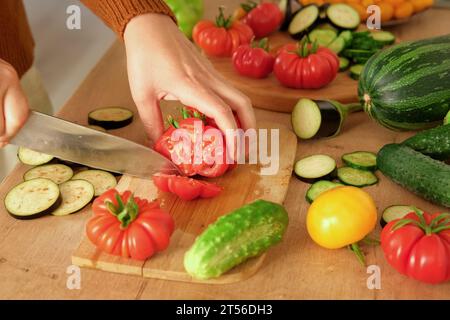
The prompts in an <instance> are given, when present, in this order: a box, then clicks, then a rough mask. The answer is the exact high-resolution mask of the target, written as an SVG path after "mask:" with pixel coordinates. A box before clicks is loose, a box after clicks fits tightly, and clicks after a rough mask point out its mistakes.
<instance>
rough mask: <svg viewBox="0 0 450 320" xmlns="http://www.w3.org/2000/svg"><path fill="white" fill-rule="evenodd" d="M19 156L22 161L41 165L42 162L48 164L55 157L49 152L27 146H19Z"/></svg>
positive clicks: (32, 164)
mask: <svg viewBox="0 0 450 320" xmlns="http://www.w3.org/2000/svg"><path fill="white" fill-rule="evenodd" d="M17 157H18V158H19V161H20V162H22V163H23V164H27V165H30V166H39V165H41V164H46V163H48V162H50V161H52V160H53V158H54V157H53V156H50V155H48V154H45V153H41V152H37V151H33V150H31V149H28V148H25V147H19V149H18V151H17Z"/></svg>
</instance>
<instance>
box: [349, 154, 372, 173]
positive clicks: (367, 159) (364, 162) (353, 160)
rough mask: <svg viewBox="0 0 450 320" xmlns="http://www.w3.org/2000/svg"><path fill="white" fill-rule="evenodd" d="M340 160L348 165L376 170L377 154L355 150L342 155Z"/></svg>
mask: <svg viewBox="0 0 450 320" xmlns="http://www.w3.org/2000/svg"><path fill="white" fill-rule="evenodd" d="M342 162H344V163H345V164H346V165H347V166H348V167H352V168H355V169H360V170H368V171H375V170H377V155H376V154H375V153H372V152H368V151H356V152H351V153H346V154H344V155H343V156H342Z"/></svg>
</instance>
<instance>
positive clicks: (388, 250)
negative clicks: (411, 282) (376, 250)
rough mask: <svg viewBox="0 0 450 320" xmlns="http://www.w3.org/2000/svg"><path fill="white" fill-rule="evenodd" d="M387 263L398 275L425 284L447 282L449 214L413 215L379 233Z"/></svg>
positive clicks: (448, 274)
mask: <svg viewBox="0 0 450 320" xmlns="http://www.w3.org/2000/svg"><path fill="white" fill-rule="evenodd" d="M381 247H382V249H383V251H384V255H385V257H386V260H387V261H388V262H389V264H390V265H391V266H393V267H394V268H395V269H396V270H397V271H398V272H400V273H401V274H404V275H407V276H408V277H411V278H413V279H416V280H419V281H423V282H427V283H432V284H436V283H442V282H446V281H449V280H450V214H449V213H443V214H439V213H435V214H428V213H422V212H419V211H418V212H413V213H409V214H408V215H406V217H405V218H403V219H400V220H394V221H391V222H389V223H388V224H387V225H386V226H385V227H384V228H383V231H382V232H381Z"/></svg>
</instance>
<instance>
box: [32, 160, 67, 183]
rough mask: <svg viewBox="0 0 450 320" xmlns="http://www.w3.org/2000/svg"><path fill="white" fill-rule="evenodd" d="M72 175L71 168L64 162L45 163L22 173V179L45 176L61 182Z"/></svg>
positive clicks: (55, 181)
mask: <svg viewBox="0 0 450 320" xmlns="http://www.w3.org/2000/svg"><path fill="white" fill-rule="evenodd" d="M72 176H73V170H72V169H71V168H70V167H68V166H66V165H64V164H46V165H43V166H39V167H34V168H32V169H30V170H28V171H27V172H25V174H24V175H23V179H24V180H31V179H36V178H46V179H50V180H52V181H53V182H54V183H56V184H61V183H63V182H66V181H68V180H70V178H72Z"/></svg>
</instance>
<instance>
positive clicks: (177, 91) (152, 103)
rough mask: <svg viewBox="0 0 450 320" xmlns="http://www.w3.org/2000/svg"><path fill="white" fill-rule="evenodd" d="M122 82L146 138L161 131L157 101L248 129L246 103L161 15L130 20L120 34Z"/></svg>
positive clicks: (229, 126)
mask: <svg viewBox="0 0 450 320" xmlns="http://www.w3.org/2000/svg"><path fill="white" fill-rule="evenodd" d="M124 39H125V46H126V52H127V64H128V77H129V82H130V87H131V93H132V95H133V99H134V101H135V103H136V105H137V107H138V110H139V114H140V116H141V119H142V121H143V123H144V125H145V128H146V131H147V134H148V136H149V138H150V139H151V140H153V141H155V140H156V139H158V138H159V137H160V136H161V135H162V133H163V129H164V123H163V119H162V115H161V110H160V108H159V101H160V100H162V99H166V100H179V101H180V102H181V103H183V104H185V105H189V106H194V107H195V108H197V109H198V110H199V111H201V112H202V113H204V114H206V115H207V116H208V117H211V118H214V119H215V120H216V123H217V125H218V126H219V128H220V129H221V130H222V131H223V132H225V130H226V129H236V122H235V120H234V117H233V113H232V111H235V112H236V113H237V115H238V117H239V120H240V121H241V124H242V127H243V129H244V130H245V129H249V128H254V127H255V125H256V123H255V115H254V112H253V109H252V105H251V102H250V100H249V98H247V97H246V96H245V95H243V94H242V93H241V92H239V91H238V90H236V89H235V88H233V87H232V86H230V85H229V84H227V83H226V81H225V80H224V79H223V78H222V76H221V75H220V74H219V73H218V72H217V71H216V70H215V69H214V68H213V66H212V65H211V64H210V62H209V61H208V60H207V59H206V58H204V57H203V56H202V55H201V54H200V53H199V52H198V50H197V49H196V48H195V47H194V45H193V44H192V43H191V42H190V41H189V40H188V39H186V37H185V36H184V35H183V34H182V33H181V32H180V31H179V30H178V28H177V26H176V25H175V23H173V21H172V20H171V19H170V18H169V17H168V16H165V15H161V14H153V13H150V14H145V15H141V16H137V17H135V18H133V19H132V20H131V21H130V22H129V23H128V25H127V27H126V29H125V35H124Z"/></svg>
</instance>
